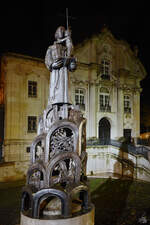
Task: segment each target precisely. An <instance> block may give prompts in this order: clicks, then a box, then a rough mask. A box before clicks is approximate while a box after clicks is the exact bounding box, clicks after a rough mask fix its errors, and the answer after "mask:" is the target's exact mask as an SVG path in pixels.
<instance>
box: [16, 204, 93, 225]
mask: <svg viewBox="0 0 150 225" xmlns="http://www.w3.org/2000/svg"><path fill="white" fill-rule="evenodd" d="M94 216H95V210H94V206H92V209H91V210H90V211H89V212H87V213H84V214H81V215H77V216H74V217H71V218H66V219H44V220H42V219H34V218H30V217H28V216H25V215H24V214H23V213H21V223H20V225H94Z"/></svg>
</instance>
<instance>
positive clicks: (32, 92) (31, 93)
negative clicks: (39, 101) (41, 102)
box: [28, 81, 37, 98]
mask: <svg viewBox="0 0 150 225" xmlns="http://www.w3.org/2000/svg"><path fill="white" fill-rule="evenodd" d="M28 97H34V98H35V97H37V82H36V81H28Z"/></svg>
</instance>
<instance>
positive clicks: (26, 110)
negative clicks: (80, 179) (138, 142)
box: [1, 29, 146, 177]
mask: <svg viewBox="0 0 150 225" xmlns="http://www.w3.org/2000/svg"><path fill="white" fill-rule="evenodd" d="M74 55H75V57H76V58H77V70H76V71H75V72H72V73H70V74H69V80H70V84H69V87H70V88H69V93H70V99H71V100H70V101H71V102H72V103H73V104H75V103H76V102H75V91H76V89H79V88H80V89H83V90H84V103H85V109H84V110H82V112H83V115H84V116H85V117H86V119H87V128H86V129H87V138H88V139H89V138H92V137H96V138H99V122H100V120H101V119H102V118H106V119H107V120H108V121H109V123H110V126H111V129H110V138H111V139H119V138H120V137H122V136H123V134H124V129H131V130H132V133H131V135H132V137H138V136H139V134H140V126H139V124H140V92H141V89H140V81H141V80H142V79H143V78H144V77H145V76H146V72H145V69H144V67H143V66H142V64H141V62H140V61H139V59H138V57H137V56H136V55H135V54H134V52H132V50H131V49H130V47H129V45H128V44H127V43H125V42H123V41H118V40H116V39H115V38H114V36H113V35H112V34H111V32H110V31H109V30H107V29H105V30H103V32H101V33H100V34H99V35H97V36H94V37H92V38H91V39H88V40H85V41H84V42H83V43H81V44H80V45H78V46H76V47H75V52H74ZM103 59H108V60H109V62H110V66H109V75H110V80H107V79H106V80H105V79H102V77H101V75H102V74H101V66H102V64H101V63H102V60H103ZM1 77H3V79H4V109H5V121H4V161H5V163H7V166H8V168H9V170H11V169H10V168H15V169H14V170H13V171H22V169H21V165H24V167H25V168H26V169H27V168H28V163H29V158H30V154H29V152H28V147H29V146H30V145H31V143H32V141H33V139H34V137H35V136H36V132H34V133H29V132H28V116H36V117H37V120H38V118H39V116H40V115H41V114H42V112H43V110H44V109H45V108H46V105H47V100H48V95H49V71H48V70H47V69H46V67H45V64H44V61H43V60H41V59H37V58H32V57H28V56H24V55H18V54H5V55H4V56H3V57H2V59H1ZM28 81H36V82H37V97H36V98H31V97H28ZM100 88H106V89H108V90H109V96H110V107H111V110H108V111H101V110H100V106H99V102H100V97H99V96H100ZM124 95H128V96H130V103H131V112H130V113H125V112H124ZM99 150H100V149H99ZM9 163H10V164H9ZM20 163H22V164H20ZM12 164H13V165H12ZM1 167H3V166H2V164H1ZM25 168H24V173H25V171H26V169H25ZM3 169H4V170H5V166H4V167H3ZM11 172H12V171H11ZM12 173H13V172H12ZM14 174H16V173H15V172H14ZM14 174H13V176H15V175H14ZM21 174H23V173H22V172H21ZM16 176H17V175H16ZM18 177H20V175H19V176H18Z"/></svg>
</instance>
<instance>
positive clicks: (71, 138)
mask: <svg viewBox="0 0 150 225" xmlns="http://www.w3.org/2000/svg"><path fill="white" fill-rule="evenodd" d="M55 38H56V41H55V42H54V44H53V45H52V46H49V48H48V50H47V52H46V57H45V64H46V66H47V68H48V69H49V71H50V72H51V77H50V93H49V101H48V105H47V108H46V109H45V110H44V112H43V114H42V115H41V116H40V119H39V125H38V132H37V136H36V137H35V139H34V140H33V142H32V144H31V147H30V152H31V162H30V165H29V169H28V171H27V179H26V186H25V187H23V190H22V199H21V225H24V224H35V225H36V224H39V225H44V224H45V225H46V224H56V223H55V221H56V222H57V224H58V225H59V224H62V223H63V224H66V225H69V224H72V223H73V224H81V225H83V224H84V225H86V224H88V225H94V206H93V205H92V204H91V201H90V192H89V187H88V182H87V176H86V163H87V152H86V119H85V118H83V115H82V112H80V111H79V110H77V109H76V108H75V107H74V105H72V104H70V102H69V99H68V73H69V71H74V70H75V69H76V60H75V58H74V57H73V56H72V50H73V44H72V40H71V33H70V31H69V29H67V30H65V28H64V27H62V26H60V27H58V29H57V30H56V33H55ZM83 218H84V219H83ZM60 219H61V220H60ZM74 221H76V222H74ZM85 221H86V222H85Z"/></svg>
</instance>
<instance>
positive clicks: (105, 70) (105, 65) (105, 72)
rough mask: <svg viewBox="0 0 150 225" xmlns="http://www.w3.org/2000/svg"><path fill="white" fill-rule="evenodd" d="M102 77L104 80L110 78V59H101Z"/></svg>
mask: <svg viewBox="0 0 150 225" xmlns="http://www.w3.org/2000/svg"><path fill="white" fill-rule="evenodd" d="M101 78H102V79H104V80H110V61H109V60H106V59H103V60H102V61H101Z"/></svg>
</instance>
